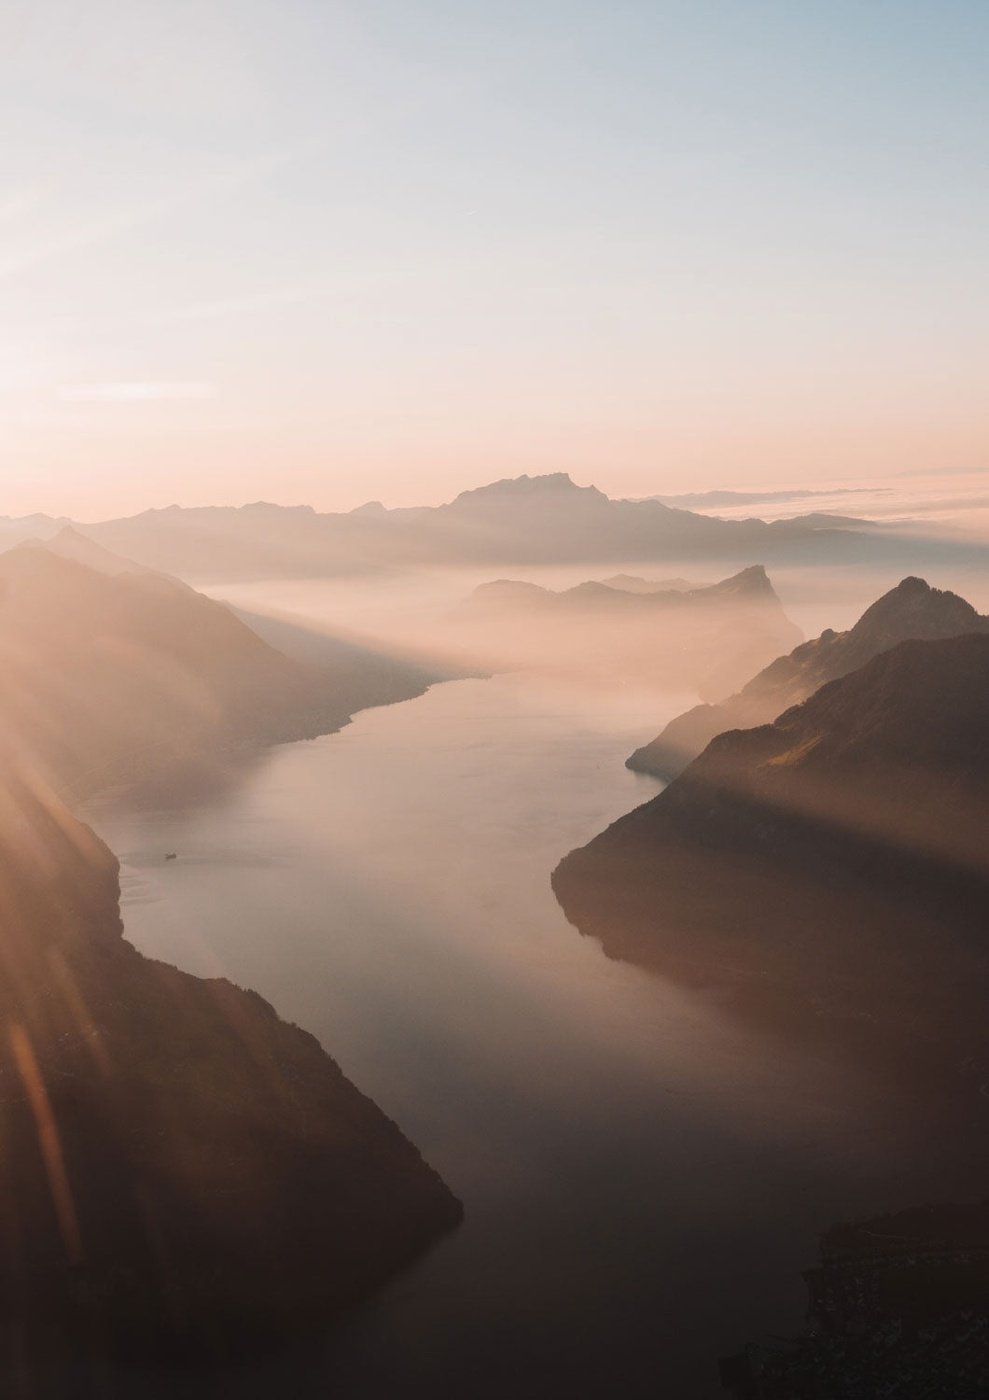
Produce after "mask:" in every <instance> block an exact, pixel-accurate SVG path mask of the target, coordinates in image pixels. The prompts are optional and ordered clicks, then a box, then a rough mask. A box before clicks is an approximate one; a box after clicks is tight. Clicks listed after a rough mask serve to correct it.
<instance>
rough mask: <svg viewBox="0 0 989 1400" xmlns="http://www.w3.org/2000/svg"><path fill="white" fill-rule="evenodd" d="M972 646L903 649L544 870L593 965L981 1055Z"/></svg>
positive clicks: (978, 687) (984, 752)
mask: <svg viewBox="0 0 989 1400" xmlns="http://www.w3.org/2000/svg"><path fill="white" fill-rule="evenodd" d="M987 832H989V636H985V635H969V636H963V637H958V638H955V639H951V640H947V641H936V642H906V643H903V644H901V645H900V646H898V647H895V648H894V649H893V650H891V651H887V652H884V653H882V654H881V655H880V656H878V657H875V658H874V659H873V660H872V661H870V662H868V663H867V664H866V665H865V666H863V667H861V668H860V669H859V670H857V671H853V672H852V673H851V674H850V675H848V676H846V677H844V678H843V679H841V680H837V681H833V682H831V683H830V684H828V685H826V686H824V687H823V688H822V689H821V690H819V691H817V693H816V694H815V695H814V696H812V697H811V699H810V700H808V701H806V702H805V703H804V704H802V705H799V706H797V707H795V708H793V709H790V710H788V711H786V713H785V714H783V715H781V716H780V718H779V719H778V720H777V721H776V722H775V723H774V724H772V725H766V726H764V727H762V728H758V729H751V730H744V731H731V732H729V733H726V734H722V735H721V736H719V737H718V738H717V739H715V740H714V741H713V742H712V743H711V744H710V745H709V746H708V748H707V749H706V750H705V752H704V753H703V754H702V755H701V757H700V758H698V759H697V760H696V761H695V762H694V763H692V764H691V765H690V766H689V767H688V768H687V769H686V770H685V771H684V772H683V773H682V774H681V776H680V777H679V778H677V779H676V780H675V781H674V782H673V783H672V784H671V785H670V786H669V787H668V788H667V789H666V790H665V791H664V792H663V793H661V794H660V795H659V796H658V797H656V798H655V799H653V801H651V802H648V803H646V804H645V806H643V807H640V808H638V809H637V810H636V811H634V812H631V813H630V814H629V815H628V816H626V817H623V818H622V819H621V820H619V821H618V822H616V823H615V824H614V825H613V826H611V827H609V828H608V830H607V831H605V832H603V833H602V834H601V835H600V836H598V837H596V838H595V839H594V840H593V841H592V842H591V843H590V844H589V845H588V846H586V847H584V848H583V849H582V850H579V851H574V852H572V853H571V854H570V855H569V856H567V857H566V859H565V860H564V861H563V862H561V864H560V866H559V867H558V868H557V870H556V872H555V874H554V877H553V884H554V889H555V891H556V893H557V896H558V898H559V899H560V902H561V904H562V905H563V907H564V909H565V911H566V913H567V916H568V918H570V920H571V922H573V923H575V924H576V925H577V927H578V928H580V929H581V930H582V931H583V932H586V933H589V934H593V935H594V936H595V937H597V938H599V939H600V940H601V941H602V943H603V944H604V947H605V950H606V951H607V952H609V953H610V954H612V955H614V956H616V957H621V958H628V959H630V960H633V961H636V962H640V963H643V964H644V965H646V966H649V967H653V968H656V969H657V970H660V971H667V972H671V973H674V974H680V975H682V976H685V977H689V978H691V979H699V980H701V981H704V982H710V983H715V984H717V983H721V984H727V985H734V986H735V987H738V988H740V989H745V991H746V992H747V994H749V995H750V996H754V997H757V998H762V999H767V998H768V999H770V1000H773V1001H775V1002H776V1003H777V1004H778V1005H780V1006H786V1007H787V1008H789V1009H790V1010H791V1011H792V1010H794V1009H798V1010H799V1009H802V1012H803V1014H806V1013H807V1012H808V1011H809V1010H810V1009H811V1008H813V1009H815V1010H816V1011H818V1012H826V1013H827V1014H828V1015H831V1016H838V1017H843V1018H846V1019H852V1020H856V1021H859V1022H861V1021H862V1020H863V1019H864V1020H866V1021H869V1022H872V1023H873V1024H874V1025H875V1026H876V1027H881V1028H883V1030H884V1032H889V1033H893V1032H895V1033H896V1034H897V1035H898V1036H899V1037H901V1038H905V1039H906V1040H907V1041H917V1040H922V1039H928V1038H929V1039H930V1040H934V1041H942V1042H945V1043H950V1044H953V1045H955V1046H956V1047H958V1046H962V1045H964V1046H965V1047H966V1050H967V1051H968V1052H969V1053H981V1051H983V1050H984V1049H986V1048H989V1047H987V1045H986V1039H987V1036H986V1028H985V1006H986V998H987V996H989V940H987V932H989V842H987Z"/></svg>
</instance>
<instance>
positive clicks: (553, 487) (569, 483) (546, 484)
mask: <svg viewBox="0 0 989 1400" xmlns="http://www.w3.org/2000/svg"><path fill="white" fill-rule="evenodd" d="M578 493H579V494H581V495H591V496H595V497H600V499H602V500H604V499H605V497H604V495H603V493H602V492H600V491H599V490H598V488H597V487H596V486H578V485H577V483H576V482H575V481H574V480H573V478H572V477H571V476H570V474H569V472H547V473H546V474H545V475H543V476H527V475H523V476H510V477H504V478H503V479H502V480H501V481H492V482H490V483H489V484H488V485H487V486H476V487H474V488H473V489H472V490H470V491H461V492H460V495H459V496H456V497H455V498H454V500H453V501H452V502H451V504H452V505H454V506H456V505H460V504H467V503H470V502H481V501H486V500H492V499H497V498H502V499H509V500H511V499H516V498H518V497H523V498H524V497H531V496H540V495H544V494H553V495H559V496H563V495H567V496H573V495H576V494H578Z"/></svg>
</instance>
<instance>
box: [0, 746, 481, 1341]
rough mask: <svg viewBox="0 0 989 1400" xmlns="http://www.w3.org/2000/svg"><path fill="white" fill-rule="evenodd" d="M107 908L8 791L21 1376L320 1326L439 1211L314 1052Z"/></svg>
mask: <svg viewBox="0 0 989 1400" xmlns="http://www.w3.org/2000/svg"><path fill="white" fill-rule="evenodd" d="M117 893H118V891H117V863H116V861H115V860H114V858H113V856H112V855H111V854H110V852H109V851H108V850H107V849H106V848H105V847H104V846H103V845H102V844H101V843H100V842H99V841H98V840H97V838H96V837H95V836H94V835H93V833H92V832H91V831H90V830H89V829H88V828H86V827H84V826H82V825H80V824H79V823H78V822H76V821H75V820H74V819H73V818H72V817H71V816H70V815H69V813H68V812H67V811H66V809H65V808H64V807H63V806H61V804H60V802H59V801H58V799H56V798H55V797H54V796H53V795H52V794H51V793H50V792H48V791H46V790H44V789H43V788H41V787H40V786H39V785H38V784H37V783H36V782H35V781H34V780H29V779H26V778H23V777H19V776H18V775H17V774H16V773H14V772H10V771H8V772H7V773H6V774H5V781H4V784H3V786H2V787H0V896H2V904H3V940H2V950H0V957H2V960H3V976H2V979H0V1129H2V1138H3V1152H2V1154H0V1280H2V1289H3V1299H4V1306H3V1313H4V1316H3V1323H4V1326H3V1329H2V1337H3V1339H4V1341H5V1343H7V1344H9V1345H10V1346H11V1348H12V1350H13V1351H14V1352H16V1353H17V1354H18V1355H19V1356H20V1357H21V1360H22V1361H23V1359H24V1357H25V1356H28V1357H30V1356H44V1357H51V1356H53V1355H56V1354H58V1353H59V1352H63V1353H68V1354H73V1353H77V1352H85V1353H93V1352H95V1353H97V1354H100V1353H103V1352H106V1353H112V1354H114V1355H118V1356H119V1355H120V1354H121V1353H122V1352H123V1353H126V1352H127V1351H128V1350H133V1351H135V1352H146V1351H151V1352H153V1353H155V1354H161V1353H165V1354H168V1355H179V1354H181V1353H183V1352H185V1351H189V1352H195V1353H197V1354H198V1353H201V1352H203V1351H206V1352H208V1353H212V1354H216V1355H221V1354H223V1353H224V1352H225V1351H226V1350H228V1349H231V1350H235V1351H236V1352H240V1353H242V1352H243V1350H244V1348H245V1347H249V1346H251V1345H252V1344H254V1343H258V1344H264V1343H266V1342H268V1341H270V1340H273V1339H274V1338H275V1337H277V1336H279V1335H280V1334H282V1333H283V1332H285V1331H287V1330H292V1329H296V1328H306V1327H309V1326H323V1325H325V1323H326V1322H327V1321H328V1320H329V1319H331V1318H332V1317H333V1315H334V1314H335V1313H336V1312H337V1311H338V1310H339V1309H341V1308H342V1307H344V1306H346V1305H347V1304H349V1303H352V1302H353V1301H354V1300H356V1299H358V1298H360V1297H362V1296H363V1295H364V1294H366V1293H367V1292H368V1291H369V1290H371V1289H372V1288H373V1287H375V1286H376V1285H378V1284H380V1283H381V1282H383V1281H384V1280H385V1279H386V1278H387V1277H389V1276H390V1275H391V1274H392V1273H394V1271H395V1270H396V1269H399V1268H401V1267H402V1266H403V1265H405V1264H407V1263H408V1262H410V1261H411V1260H412V1259H413V1258H414V1257H415V1256H416V1255H417V1254H418V1253H419V1252H420V1251H422V1250H423V1249H424V1248H426V1247H427V1246H428V1245H429V1244H431V1243H432V1242H434V1241H435V1240H436V1239H437V1238H438V1237H439V1236H440V1235H442V1234H443V1233H444V1232H445V1231H447V1230H449V1229H450V1228H452V1227H453V1226H455V1225H456V1223H457V1221H458V1220H459V1218H460V1213H461V1211H460V1206H459V1204H458V1202H457V1201H456V1200H455V1199H454V1198H453V1196H452V1195H451V1194H450V1192H449V1191H448V1190H447V1188H446V1187H445V1186H444V1185H443V1183H442V1182H441V1181H440V1179H439V1178H438V1177H437V1176H436V1174H435V1173H434V1172H433V1171H432V1170H431V1169H430V1168H429V1167H428V1166H426V1164H425V1163H424V1162H423V1161H422V1159H421V1157H420V1156H419V1154H418V1153H417V1152H416V1150H415V1148H414V1147H412V1146H411V1144H410V1143H409V1142H407V1141H406V1139H405V1138H404V1137H403V1136H402V1134H401V1133H400V1131H399V1130H398V1128H397V1127H396V1126H395V1124H394V1123H392V1122H391V1121H389V1120H388V1119H387V1118H385V1116H384V1115H383V1114H382V1113H381V1112H380V1111H379V1110H378V1109H377V1108H376V1107H375V1105H374V1104H373V1103H371V1102H370V1100H368V1099H366V1098H365V1097H364V1096H363V1095H361V1094H360V1093H359V1092H358V1091H357V1090H356V1089H355V1088H354V1087H353V1085H352V1084H350V1083H349V1082H348V1081H347V1080H346V1079H345V1078H344V1076H343V1074H342V1073H341V1071H340V1070H339V1068H338V1067H337V1066H336V1065H335V1064H334V1062H333V1061H332V1060H331V1059H330V1058H329V1057H328V1056H327V1055H326V1054H324V1052H323V1051H322V1049H321V1048H320V1046H319V1044H318V1043H317V1041H316V1040H315V1039H314V1038H313V1037H312V1036H310V1035H308V1034H307V1033H306V1032H304V1031H302V1030H300V1029H298V1028H297V1027H295V1026H290V1025H286V1024H285V1023H284V1022H282V1021H280V1020H279V1019H278V1017H277V1015H276V1014H275V1012H274V1011H273V1010H272V1008H271V1007H270V1006H268V1005H267V1004H266V1003H265V1002H264V1001H262V999H261V998H260V997H258V996H256V995H255V994H253V993H251V992H245V991H241V990H240V989H239V988H237V987H235V986H233V985H232V984H231V983H229V982H226V981H222V980H208V981H206V980H200V979H197V978H195V977H191V976H188V975H186V974H184V973H182V972H179V971H177V970H176V969H174V968H171V967H167V966H165V965H163V964H161V963H157V962H152V961H150V960H148V959H147V958H144V957H142V956H141V955H140V954H138V953H137V952H136V951H135V949H134V948H133V947H131V945H130V944H128V943H127V942H126V941H125V940H124V939H123V937H122V932H121V922H120V917H119V913H118V904H117ZM5 1360H6V1361H8V1362H9V1360H10V1357H9V1356H8V1357H7V1358H5Z"/></svg>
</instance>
